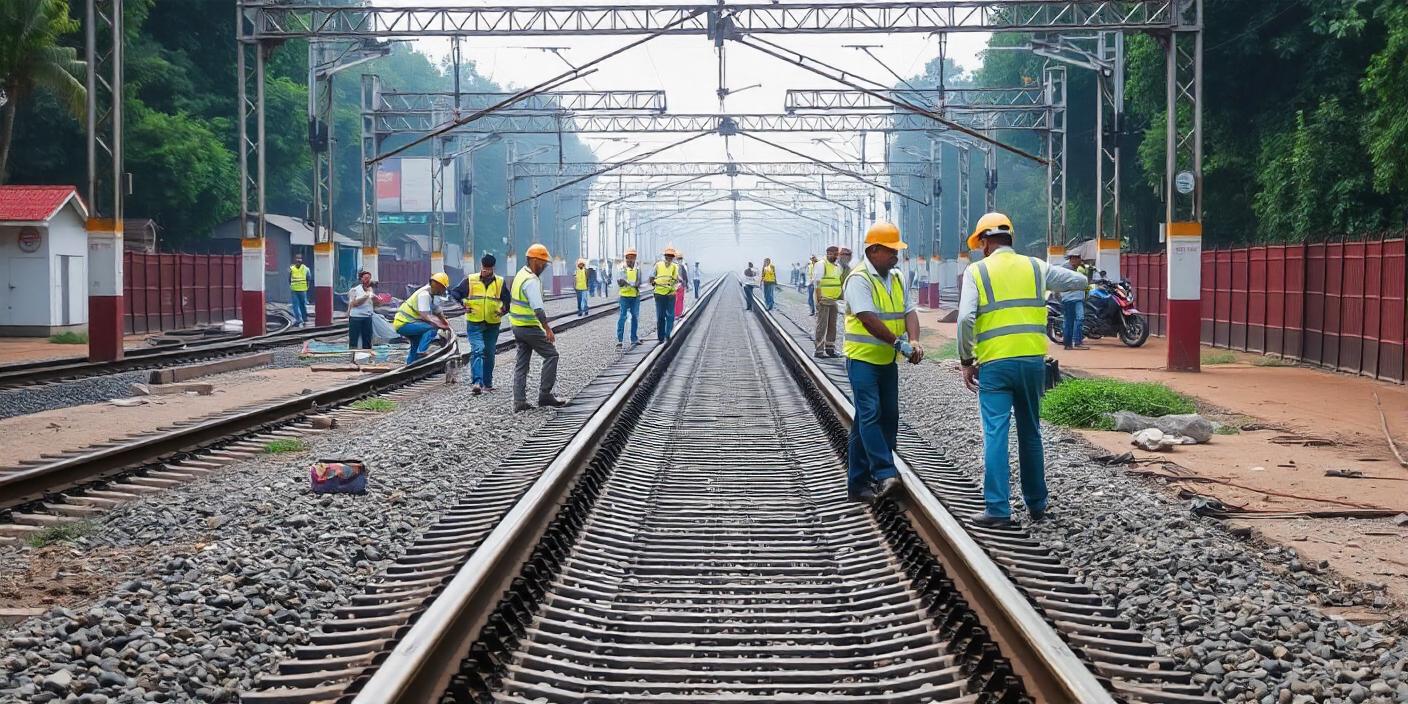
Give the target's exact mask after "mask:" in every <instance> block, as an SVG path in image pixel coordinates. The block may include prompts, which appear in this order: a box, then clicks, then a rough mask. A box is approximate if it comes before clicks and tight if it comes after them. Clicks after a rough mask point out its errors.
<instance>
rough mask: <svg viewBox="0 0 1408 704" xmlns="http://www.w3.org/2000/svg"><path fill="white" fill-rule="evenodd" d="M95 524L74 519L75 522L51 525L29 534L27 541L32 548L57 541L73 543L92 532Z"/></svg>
mask: <svg viewBox="0 0 1408 704" xmlns="http://www.w3.org/2000/svg"><path fill="white" fill-rule="evenodd" d="M93 529H94V526H93V524H92V523H90V522H88V521H74V522H73V523H60V524H59V525H56V526H49V527H48V528H45V529H44V530H42V531H40V532H38V533H35V534H34V535H31V536H29V539H28V540H26V541H25V542H26V543H28V544H29V546H30V547H32V548H42V547H44V546H46V545H53V544H55V543H71V542H73V541H75V540H78V539H79V538H82V537H83V536H85V535H88V534H89V533H92V532H93Z"/></svg>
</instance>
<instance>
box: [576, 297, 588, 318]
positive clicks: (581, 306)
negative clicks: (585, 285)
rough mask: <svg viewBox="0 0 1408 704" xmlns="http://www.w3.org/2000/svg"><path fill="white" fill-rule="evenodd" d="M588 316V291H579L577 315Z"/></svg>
mask: <svg viewBox="0 0 1408 704" xmlns="http://www.w3.org/2000/svg"><path fill="white" fill-rule="evenodd" d="M586 314H587V292H586V291H578V292H577V315H586Z"/></svg>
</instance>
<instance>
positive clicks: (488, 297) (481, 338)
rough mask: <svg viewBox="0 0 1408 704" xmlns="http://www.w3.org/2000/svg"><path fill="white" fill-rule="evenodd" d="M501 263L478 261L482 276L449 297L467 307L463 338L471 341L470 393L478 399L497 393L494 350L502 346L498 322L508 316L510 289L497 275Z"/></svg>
mask: <svg viewBox="0 0 1408 704" xmlns="http://www.w3.org/2000/svg"><path fill="white" fill-rule="evenodd" d="M497 263H498V260H497V259H495V258H494V255H492V254H485V255H484V257H483V258H482V259H480V260H479V275H478V276H475V275H472V274H471V275H470V276H468V277H465V280H464V281H461V282H460V283H459V284H457V285H456V286H455V288H454V290H453V291H451V292H450V297H451V298H452V299H454V300H458V301H461V302H463V303H464V335H465V337H466V338H469V378H470V381H471V383H473V384H474V386H472V387H470V392H472V393H473V394H474V395H475V396H478V395H479V394H480V393H481V392H484V391H493V390H494V347H495V346H497V345H498V344H499V321H501V320H503V317H504V313H506V312H508V305H509V298H508V287H507V286H505V285H504V277H502V276H498V275H497V274H495V273H494V265H495V264H497Z"/></svg>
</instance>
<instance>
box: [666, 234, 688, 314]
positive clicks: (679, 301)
mask: <svg viewBox="0 0 1408 704" xmlns="http://www.w3.org/2000/svg"><path fill="white" fill-rule="evenodd" d="M677 254H678V255H679V256H677V257H675V264H677V265H679V267H680V285H679V287H678V288H676V289H675V320H679V319H680V316H682V315H684V292H685V289H687V288H689V267H690V265H688V264H685V263H684V252H677ZM674 327H675V324H674V323H673V322H671V323H670V330H671V331H673V330H674Z"/></svg>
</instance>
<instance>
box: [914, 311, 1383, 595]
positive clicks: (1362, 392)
mask: <svg viewBox="0 0 1408 704" xmlns="http://www.w3.org/2000/svg"><path fill="white" fill-rule="evenodd" d="M926 317H927V316H926ZM930 320H932V318H930ZM925 327H926V328H927V329H928V330H930V331H932V336H930V335H926V336H925V341H926V342H928V343H930V344H931V345H933V344H936V343H938V344H941V343H942V342H944V341H946V340H950V339H952V338H953V335H954V330H955V326H954V325H952V324H942V323H941V324H937V325H935V324H933V323H927V324H926V326H925ZM1088 344H1089V345H1090V347H1091V349H1089V350H1071V351H1067V350H1062V349H1060V348H1059V347H1054V346H1053V348H1052V350H1051V356H1052V357H1055V358H1056V359H1058V360H1060V362H1061V368H1062V370H1063V371H1066V372H1069V373H1072V374H1075V375H1077V376H1084V375H1089V376H1102V377H1110V378H1117V379H1124V380H1128V381H1154V382H1159V383H1162V384H1165V385H1167V386H1169V387H1170V388H1172V389H1174V390H1176V391H1179V392H1181V393H1184V394H1187V395H1189V396H1192V397H1194V398H1195V399H1196V400H1197V402H1198V405H1199V409H1200V411H1201V412H1203V413H1204V414H1206V415H1208V416H1209V417H1211V418H1214V419H1216V420H1219V421H1221V422H1223V423H1227V424H1229V425H1234V426H1237V427H1246V428H1249V429H1247V430H1243V431H1241V432H1239V433H1237V434H1235V435H1215V436H1213V439H1212V441H1211V442H1210V443H1207V444H1205V445H1196V446H1182V447H1179V448H1177V449H1176V450H1175V451H1173V452H1170V453H1163V454H1159V455H1157V456H1155V455H1154V454H1153V453H1147V452H1143V451H1135V456H1136V457H1137V458H1138V459H1139V460H1141V461H1140V463H1139V464H1138V465H1137V466H1136V467H1132V468H1131V471H1138V472H1141V473H1150V474H1153V475H1155V476H1159V477H1163V478H1165V479H1166V480H1167V481H1168V484H1169V488H1170V490H1173V491H1178V490H1180V489H1186V490H1189V491H1193V492H1197V493H1199V494H1203V495H1208V496H1214V497H1216V498H1218V499H1219V500H1221V501H1223V502H1224V503H1227V504H1229V505H1232V506H1238V507H1243V508H1246V509H1250V510H1257V511H1274V512H1301V511H1332V510H1336V509H1345V508H1383V509H1387V510H1392V511H1399V512H1404V513H1408V469H1405V468H1404V467H1401V466H1399V464H1398V462H1397V460H1396V459H1395V458H1394V455H1393V451H1392V449H1391V448H1390V446H1389V443H1388V440H1387V439H1386V437H1385V435H1384V433H1383V431H1382V429H1381V421H1380V417H1379V411H1378V409H1377V407H1376V406H1375V402H1374V395H1375V394H1376V393H1377V394H1378V396H1379V398H1380V400H1381V402H1382V404H1383V411H1384V414H1385V416H1386V418H1387V422H1388V426H1389V429H1390V430H1391V431H1392V432H1393V433H1394V440H1395V442H1397V443H1398V446H1399V448H1400V451H1402V452H1405V453H1408V388H1405V387H1403V386H1399V385H1395V384H1387V383H1383V382H1378V381H1374V380H1372V379H1366V378H1361V377H1355V376H1349V375H1346V374H1340V373H1336V372H1330V371H1324V370H1319V369H1314V368H1309V367H1298V366H1265V365H1266V364H1267V363H1268V362H1267V359H1266V358H1264V357H1261V356H1260V355H1253V354H1243V353H1230V355H1229V354H1228V353H1226V352H1225V351H1224V350H1211V349H1210V348H1204V352H1205V353H1207V354H1209V355H1213V356H1219V357H1224V358H1225V357H1228V356H1230V357H1232V358H1234V359H1235V361H1232V362H1230V363H1223V364H1204V365H1203V371H1202V372H1201V373H1198V374H1187V373H1175V372H1168V371H1165V370H1164V369H1163V367H1164V364H1165V355H1166V354H1167V346H1166V342H1165V340H1164V339H1162V338H1150V339H1149V342H1148V343H1147V344H1146V345H1145V346H1143V347H1141V348H1137V349H1130V348H1128V347H1125V346H1124V345H1122V344H1119V343H1118V342H1115V341H1106V340H1096V341H1092V342H1090V343H1088ZM931 348H932V347H931ZM1081 433H1082V435H1083V436H1084V437H1085V438H1086V439H1087V440H1088V441H1089V442H1091V443H1092V444H1094V445H1096V446H1097V447H1099V448H1102V449H1104V450H1105V451H1107V452H1110V453H1112V454H1118V453H1122V452H1127V451H1131V450H1134V448H1132V447H1131V446H1130V444H1129V434H1128V433H1122V432H1099V431H1081ZM1169 463H1172V464H1169ZM1328 470H1356V471H1358V472H1362V474H1363V477H1364V478H1362V479H1344V478H1337V477H1327V476H1325V472H1326V471H1328ZM1180 475H1192V477H1191V478H1183V479H1180ZM1206 480H1213V481H1212V482H1208V481H1206ZM1234 485H1235V486H1234ZM1229 523H1231V524H1233V525H1234V526H1237V527H1248V528H1250V529H1251V530H1252V532H1253V533H1255V534H1257V535H1259V536H1260V537H1262V538H1263V539H1265V540H1268V541H1271V542H1275V543H1280V544H1284V545H1287V546H1289V547H1293V548H1295V549H1296V550H1297V551H1298V552H1300V553H1301V554H1302V556H1303V557H1304V558H1306V559H1307V560H1309V561H1326V562H1328V563H1329V566H1330V568H1331V569H1333V570H1335V571H1336V572H1339V573H1340V574H1342V575H1344V576H1346V577H1349V578H1351V579H1355V580H1358V581H1361V582H1365V583H1368V584H1371V585H1383V586H1384V587H1385V588H1386V589H1387V591H1388V593H1389V594H1390V595H1391V597H1392V599H1393V600H1395V601H1397V602H1399V603H1408V525H1403V526H1399V525H1397V524H1396V522H1395V521H1394V520H1392V519H1374V520H1365V519H1343V518H1333V519H1317V518H1279V519H1265V518H1257V519H1255V520H1234V521H1230V522H1229Z"/></svg>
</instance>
